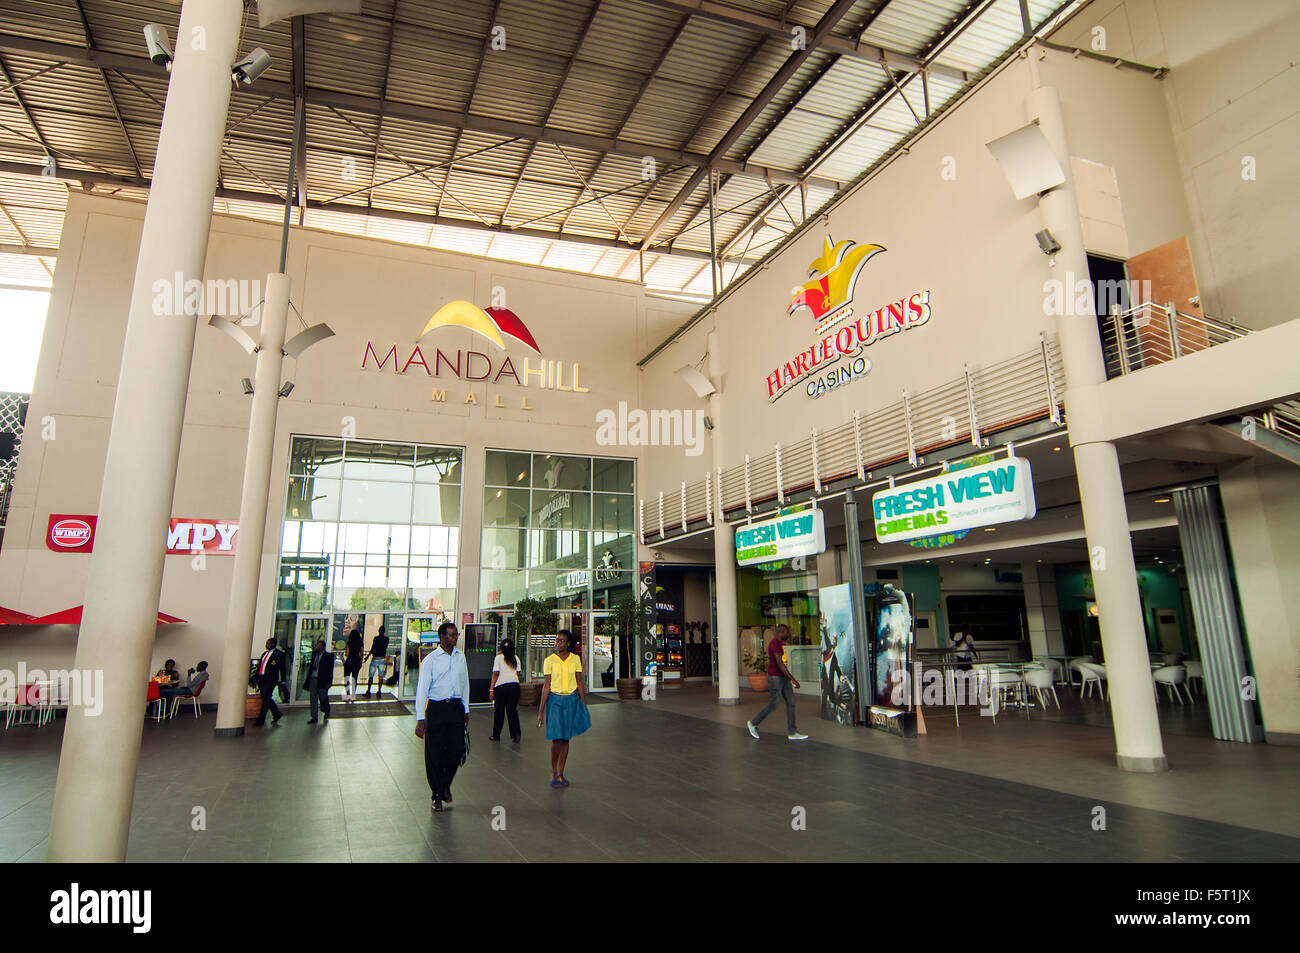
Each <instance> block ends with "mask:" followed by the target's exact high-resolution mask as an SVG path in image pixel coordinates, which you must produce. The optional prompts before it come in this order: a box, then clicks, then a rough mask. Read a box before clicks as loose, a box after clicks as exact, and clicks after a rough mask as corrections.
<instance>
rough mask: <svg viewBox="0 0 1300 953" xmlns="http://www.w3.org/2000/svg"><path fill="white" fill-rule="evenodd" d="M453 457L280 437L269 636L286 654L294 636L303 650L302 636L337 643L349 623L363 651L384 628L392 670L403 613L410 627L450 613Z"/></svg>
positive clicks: (403, 636) (456, 526)
mask: <svg viewBox="0 0 1300 953" xmlns="http://www.w3.org/2000/svg"><path fill="white" fill-rule="evenodd" d="M463 456H464V453H463V450H461V449H460V448H458V447H439V446H429V445H421V444H407V443H380V442H374V441H367V440H344V439H339V438H333V437H305V436H294V437H292V438H291V443H290V451H289V474H288V479H287V483H286V490H285V503H284V524H283V527H282V529H281V539H280V570H279V590H278V594H277V600H276V632H275V635H276V637H277V639H279V640H281V641H282V642H284V641H285V640H287V643H288V644H287V645H286V647H287V648H290V651H291V654H292V655H295V656H296V655H298V654H301V652H300V651H294V649H298V650H301V649H302V646H301V645H297V644H296V643H298V642H301V643H303V645H310V637H308V636H305V635H303V634H302V633H306V632H310V633H312V634H313V636H315V635H319V636H320V637H326V633H328V636H329V637H328V639H327V640H328V641H332V642H334V643H336V644H337V643H338V641H339V640H340V639H341V638H345V637H346V632H347V631H349V628H348V627H349V626H358V627H360V628H361V629H362V631H363V632H364V633H365V634H366V636H367V639H366V644H367V648H368V647H369V644H370V641H371V638H370V636H372V635H373V633H372V632H370V629H372V628H376V627H377V626H378V625H379V624H384V625H385V626H386V631H387V633H388V636H389V646H390V647H389V655H390V659H389V666H388V671H389V672H393V673H396V672H397V669H398V665H399V664H400V660H399V659H398V658H397V656H398V655H399V654H401V650H402V646H403V643H404V642H405V641H406V640H407V638H408V637H409V632H408V631H407V630H408V629H410V628H411V627H410V626H407V625H405V624H404V622H403V620H404V618H405V617H410V618H412V619H416V618H419V619H420V620H421V621H420V623H419V625H418V626H416V628H425V627H427V624H428V622H429V621H431V620H441V619H443V618H447V619H455V617H456V616H455V613H456V582H457V566H458V562H459V558H460V515H461V514H460V511H461V474H462V463H463ZM329 619H332V620H333V622H332V624H331V623H329V622H328V621H327V620H329ZM371 622H373V623H374V625H371ZM417 639H418V636H417ZM415 648H416V649H417V650H418V644H417V645H416V646H415ZM417 660H418V656H417Z"/></svg>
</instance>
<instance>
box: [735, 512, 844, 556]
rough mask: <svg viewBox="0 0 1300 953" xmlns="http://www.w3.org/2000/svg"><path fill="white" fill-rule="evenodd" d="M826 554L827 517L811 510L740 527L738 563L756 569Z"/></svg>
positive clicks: (737, 552)
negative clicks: (760, 564)
mask: <svg viewBox="0 0 1300 953" xmlns="http://www.w3.org/2000/svg"><path fill="white" fill-rule="evenodd" d="M825 551H826V514H825V513H824V512H823V511H822V510H819V509H815V508H809V509H802V510H796V511H794V512H790V513H783V514H781V515H780V516H775V517H773V518H772V519H768V520H762V521H761V522H758V523H750V524H749V525H747V526H738V527H737V528H736V564H737V565H740V566H754V565H757V564H759V563H769V562H772V561H773V560H779V559H793V558H794V557H796V556H815V555H817V554H818V553H823V552H825Z"/></svg>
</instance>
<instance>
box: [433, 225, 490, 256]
mask: <svg viewBox="0 0 1300 953" xmlns="http://www.w3.org/2000/svg"><path fill="white" fill-rule="evenodd" d="M491 241H492V236H491V235H489V234H488V233H487V232H476V231H474V230H472V229H468V228H457V227H456V226H454V225H438V226H436V227H435V228H434V229H433V241H432V242H430V244H431V245H432V246H433V247H434V248H442V249H445V250H446V251H458V252H463V253H465V254H468V255H483V254H486V253H487V248H488V243H489V242H491Z"/></svg>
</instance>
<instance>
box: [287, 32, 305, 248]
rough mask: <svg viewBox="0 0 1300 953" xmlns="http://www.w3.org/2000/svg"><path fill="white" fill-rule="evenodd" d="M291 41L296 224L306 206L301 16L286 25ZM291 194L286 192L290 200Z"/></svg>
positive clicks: (303, 70)
mask: <svg viewBox="0 0 1300 953" xmlns="http://www.w3.org/2000/svg"><path fill="white" fill-rule="evenodd" d="M290 33H291V35H292V38H293V39H292V42H293V73H292V77H293V126H294V128H293V138H294V146H295V148H294V151H293V155H294V157H295V160H294V161H295V162H296V163H297V168H296V169H295V170H294V178H295V179H296V180H297V181H296V182H295V183H294V188H295V190H296V192H297V197H298V203H297V204H298V224H299V225H301V224H302V218H303V212H305V211H306V209H307V38H306V32H305V27H304V26H303V18H302V17H294V18H293V20H292V26H291V27H290ZM293 198H294V196H292V195H290V196H289V200H290V201H292V200H293Z"/></svg>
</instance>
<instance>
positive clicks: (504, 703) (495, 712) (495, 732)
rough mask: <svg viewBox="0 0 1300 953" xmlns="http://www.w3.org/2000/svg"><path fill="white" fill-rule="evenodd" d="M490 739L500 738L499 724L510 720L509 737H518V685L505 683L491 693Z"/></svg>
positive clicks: (516, 683)
mask: <svg viewBox="0 0 1300 953" xmlns="http://www.w3.org/2000/svg"><path fill="white" fill-rule="evenodd" d="M492 695H493V699H492V737H493V738H500V737H501V723H502V721H504V720H505V719H506V718H507V717H509V719H510V737H511V738H518V737H519V683H518V682H506V684H504V685H498V686H497V687H496V688H495V689H493V691H492Z"/></svg>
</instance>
